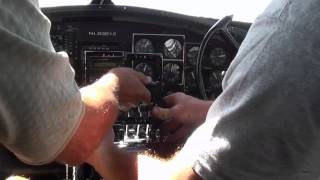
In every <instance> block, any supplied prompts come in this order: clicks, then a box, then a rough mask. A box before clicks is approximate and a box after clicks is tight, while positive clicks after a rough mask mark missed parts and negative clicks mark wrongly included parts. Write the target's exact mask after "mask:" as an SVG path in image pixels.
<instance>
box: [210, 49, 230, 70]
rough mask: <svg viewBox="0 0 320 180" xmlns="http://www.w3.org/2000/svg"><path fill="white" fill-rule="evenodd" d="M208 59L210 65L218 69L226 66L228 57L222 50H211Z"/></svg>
mask: <svg viewBox="0 0 320 180" xmlns="http://www.w3.org/2000/svg"><path fill="white" fill-rule="evenodd" d="M209 58H210V62H211V64H212V65H214V66H216V67H219V66H225V65H226V64H227V60H228V55H227V52H226V51H225V50H224V49H223V48H214V49H212V50H211V52H210V54H209Z"/></svg>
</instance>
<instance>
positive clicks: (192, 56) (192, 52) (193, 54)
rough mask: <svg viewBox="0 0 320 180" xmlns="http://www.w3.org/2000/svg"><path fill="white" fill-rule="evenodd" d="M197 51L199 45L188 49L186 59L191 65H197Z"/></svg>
mask: <svg viewBox="0 0 320 180" xmlns="http://www.w3.org/2000/svg"><path fill="white" fill-rule="evenodd" d="M198 51H199V47H197V46H194V47H192V48H190V49H189V50H188V53H187V59H188V62H189V63H190V64H191V65H193V66H195V65H197V57H198Z"/></svg>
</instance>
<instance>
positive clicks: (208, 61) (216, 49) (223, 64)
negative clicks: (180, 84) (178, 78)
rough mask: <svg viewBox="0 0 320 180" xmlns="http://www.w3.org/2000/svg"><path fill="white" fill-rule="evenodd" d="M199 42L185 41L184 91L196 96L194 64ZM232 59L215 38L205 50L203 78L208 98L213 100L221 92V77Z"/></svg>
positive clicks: (224, 46)
mask: <svg viewBox="0 0 320 180" xmlns="http://www.w3.org/2000/svg"><path fill="white" fill-rule="evenodd" d="M199 46H200V43H186V63H185V92H186V93H187V94H190V95H193V96H198V97H200V95H199V93H198V86H197V79H196V66H197V58H198V52H199ZM232 59H233V55H232V53H231V52H230V51H229V49H228V47H227V46H226V45H225V44H224V43H223V42H220V40H218V39H215V40H214V42H211V43H210V44H209V45H208V48H207V49H206V50H205V59H204V65H203V78H204V83H205V87H206V93H207V94H208V95H209V99H211V100H214V99H215V98H216V97H217V96H218V95H219V94H220V93H221V92H222V80H223V77H224V75H225V73H226V71H227V69H228V67H229V65H230V63H231V61H232Z"/></svg>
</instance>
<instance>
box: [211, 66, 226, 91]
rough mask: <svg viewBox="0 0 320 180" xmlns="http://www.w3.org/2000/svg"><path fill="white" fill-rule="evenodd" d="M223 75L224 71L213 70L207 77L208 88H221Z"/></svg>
mask: <svg viewBox="0 0 320 180" xmlns="http://www.w3.org/2000/svg"><path fill="white" fill-rule="evenodd" d="M224 75H225V71H218V70H217V71H213V72H212V73H211V75H210V77H209V81H208V84H209V86H208V87H209V89H210V90H219V89H221V84H222V80H223V77H224Z"/></svg>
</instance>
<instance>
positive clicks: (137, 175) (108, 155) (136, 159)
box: [87, 93, 212, 180]
mask: <svg viewBox="0 0 320 180" xmlns="http://www.w3.org/2000/svg"><path fill="white" fill-rule="evenodd" d="M164 100H165V102H166V103H167V104H168V105H169V106H170V107H169V108H160V109H157V110H156V111H157V112H153V116H156V117H157V118H158V119H161V120H164V121H165V120H168V119H170V121H171V122H170V123H180V124H182V125H183V126H186V127H188V128H189V127H192V128H196V127H197V126H199V125H200V124H202V122H204V121H205V118H206V114H207V112H208V109H209V107H210V106H211V104H212V101H202V100H199V99H196V98H193V97H191V96H187V95H185V94H183V93H175V94H172V95H170V96H167V97H165V98H164ZM190 112H195V113H192V115H191V114H190ZM175 121H176V122H175ZM183 134H188V133H186V132H183ZM175 136H176V134H175V133H174V134H173V137H172V138H173V139H174V137H175ZM111 139H112V138H110V137H108V136H107V137H105V139H104V141H103V143H102V144H100V146H99V148H98V150H97V151H96V152H95V153H93V154H94V155H93V156H91V157H90V158H89V159H88V160H87V162H89V163H90V164H92V165H93V166H94V168H95V169H96V170H97V171H98V172H99V173H100V175H102V176H103V177H104V178H106V179H121V180H122V179H123V180H125V179H143V180H144V179H155V178H156V179H191V180H192V179H201V178H200V177H199V176H198V175H197V174H196V173H195V172H194V171H193V169H192V166H193V162H194V159H193V158H194V157H192V155H190V152H191V151H188V149H185V150H184V151H180V152H177V153H176V154H175V155H174V156H173V158H171V159H169V160H164V159H160V158H158V157H156V156H152V155H149V154H129V153H127V152H125V151H123V150H120V149H118V148H117V147H115V146H114V145H113V143H112V141H111ZM124 170H125V172H124Z"/></svg>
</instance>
